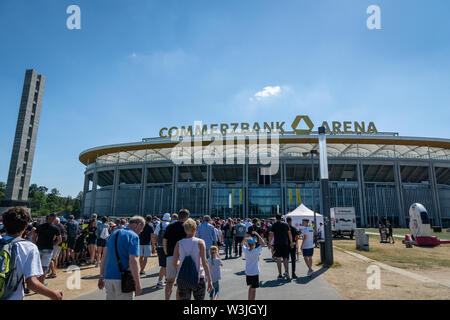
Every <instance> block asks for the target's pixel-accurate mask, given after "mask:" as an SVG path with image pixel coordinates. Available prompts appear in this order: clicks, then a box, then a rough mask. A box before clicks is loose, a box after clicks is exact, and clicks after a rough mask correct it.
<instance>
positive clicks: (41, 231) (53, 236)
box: [34, 213, 62, 283]
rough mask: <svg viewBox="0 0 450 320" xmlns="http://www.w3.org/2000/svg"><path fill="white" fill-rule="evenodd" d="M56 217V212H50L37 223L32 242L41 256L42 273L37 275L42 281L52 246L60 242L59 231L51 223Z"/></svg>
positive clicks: (50, 257)
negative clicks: (42, 220)
mask: <svg viewBox="0 0 450 320" xmlns="http://www.w3.org/2000/svg"><path fill="white" fill-rule="evenodd" d="M55 219H56V214H54V213H50V214H49V215H48V216H47V217H46V218H45V223H43V224H41V225H39V226H38V227H37V228H36V237H35V238H34V243H35V244H36V245H37V247H38V249H39V255H40V257H41V263H42V270H43V274H42V275H41V276H40V277H39V281H40V282H41V283H44V281H45V276H46V275H47V271H48V268H49V266H50V262H51V260H52V255H53V247H54V246H57V245H58V244H60V243H61V242H62V237H61V232H60V231H59V229H58V228H57V227H56V226H55V225H54V224H53V222H54V221H55Z"/></svg>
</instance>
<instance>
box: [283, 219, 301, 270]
mask: <svg viewBox="0 0 450 320" xmlns="http://www.w3.org/2000/svg"><path fill="white" fill-rule="evenodd" d="M286 221H287V224H288V225H289V229H290V230H291V235H292V241H293V242H294V246H293V247H292V246H291V245H290V243H289V245H290V247H289V255H290V256H291V264H292V279H297V275H296V274H295V261H296V260H297V237H298V235H299V233H298V231H297V229H295V227H294V226H293V225H292V218H291V217H287V219H286Z"/></svg>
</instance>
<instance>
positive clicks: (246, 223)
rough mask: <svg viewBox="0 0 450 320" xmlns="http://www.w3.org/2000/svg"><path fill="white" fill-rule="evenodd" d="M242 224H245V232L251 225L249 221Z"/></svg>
mask: <svg viewBox="0 0 450 320" xmlns="http://www.w3.org/2000/svg"><path fill="white" fill-rule="evenodd" d="M244 224H245V231H246V232H247V230H248V228H249V227H250V226H251V225H252V223H251V222H249V221H246V222H244Z"/></svg>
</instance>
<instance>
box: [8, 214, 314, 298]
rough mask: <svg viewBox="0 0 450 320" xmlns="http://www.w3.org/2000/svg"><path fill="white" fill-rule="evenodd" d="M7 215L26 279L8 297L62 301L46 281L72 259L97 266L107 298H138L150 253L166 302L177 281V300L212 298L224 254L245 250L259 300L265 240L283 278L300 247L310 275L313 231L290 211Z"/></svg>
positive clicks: (253, 294)
mask: <svg viewBox="0 0 450 320" xmlns="http://www.w3.org/2000/svg"><path fill="white" fill-rule="evenodd" d="M2 220H3V225H4V228H3V234H2V235H1V237H2V238H1V239H0V251H1V250H2V247H5V248H7V246H8V244H9V243H12V244H16V243H17V245H16V247H17V259H18V260H17V262H16V266H17V268H16V271H15V272H17V276H18V278H19V279H23V281H22V283H13V286H12V287H11V288H10V289H8V290H9V291H8V290H6V291H5V292H7V294H4V296H3V298H6V299H23V298H24V293H28V292H29V290H32V291H34V292H37V293H40V294H43V295H46V296H48V297H50V298H51V299H62V292H61V291H53V290H50V289H48V288H47V286H48V285H47V283H46V281H45V280H46V279H48V278H55V277H57V272H56V269H58V268H66V267H68V266H70V265H78V266H81V265H92V266H95V267H100V276H99V280H98V288H99V289H105V291H106V299H108V300H126V299H133V298H134V297H135V296H136V295H139V294H140V293H141V291H142V287H141V281H140V277H141V276H142V275H145V268H146V265H147V261H148V258H149V257H152V256H157V257H158V264H159V275H158V280H157V283H156V286H157V287H159V288H161V289H162V288H164V291H165V299H166V300H169V299H170V298H171V296H172V293H173V290H174V287H175V286H176V293H175V295H176V298H177V299H180V300H188V299H191V297H193V298H194V299H196V300H203V299H205V295H206V293H209V298H210V299H211V300H215V299H218V298H219V293H220V286H219V282H220V280H221V267H222V266H223V263H224V262H223V261H222V258H221V255H222V256H224V257H223V260H227V259H232V258H233V255H234V258H237V257H242V256H244V257H243V259H244V260H245V274H246V284H247V286H248V299H249V300H254V299H255V297H256V289H257V288H258V287H259V283H260V279H259V274H260V270H259V257H260V255H261V252H262V250H263V248H264V247H266V246H267V248H268V250H270V252H271V254H272V259H274V260H275V261H276V262H277V269H278V280H284V279H286V280H289V279H290V278H292V279H295V278H297V275H296V273H295V271H296V261H298V260H299V256H300V251H301V253H302V255H303V257H304V260H305V264H306V266H307V267H308V272H307V275H308V276H310V275H311V274H312V273H313V269H312V256H313V252H314V239H315V237H314V232H313V228H312V227H311V226H310V222H309V221H308V220H304V221H303V222H302V227H301V228H298V229H297V228H295V227H294V226H293V225H292V220H291V219H290V218H289V217H288V218H287V220H286V222H284V221H282V217H281V215H279V214H277V216H276V218H275V219H265V220H264V219H262V220H260V219H258V218H253V219H240V218H227V219H222V218H218V217H216V218H211V217H210V216H208V215H205V216H203V217H197V218H194V219H193V218H190V213H189V210H187V209H182V210H180V211H179V212H178V214H176V213H174V214H169V213H165V214H164V215H163V216H162V217H161V219H160V218H159V217H156V216H154V217H152V216H150V215H147V216H146V217H141V216H134V217H131V218H129V219H109V218H108V217H106V216H104V217H101V218H99V217H98V216H97V215H96V214H93V215H92V216H91V218H90V219H79V220H76V219H74V217H73V216H69V217H68V219H67V220H66V219H64V218H59V217H57V216H56V215H55V214H50V215H48V216H47V217H46V218H45V222H44V223H42V224H39V223H38V222H37V221H32V220H31V217H30V214H29V213H28V211H27V210H26V209H25V208H22V207H16V208H11V209H9V210H8V211H6V212H5V213H4V214H3V216H2ZM300 240H302V241H301V243H300ZM16 241H18V242H16ZM221 250H222V252H221ZM19 261H26V263H25V264H21V263H20V262H19ZM289 261H290V264H291V272H290V273H289ZM19 265H20V267H19ZM283 267H284V273H283V272H282V271H283V270H282V269H283ZM16 282H17V281H16ZM11 290H12V291H13V293H12V294H10V293H11ZM0 299H2V297H1V296H0Z"/></svg>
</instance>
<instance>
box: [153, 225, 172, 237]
mask: <svg viewBox="0 0 450 320" xmlns="http://www.w3.org/2000/svg"><path fill="white" fill-rule="evenodd" d="M161 224H162V228H163V230H164V228H166V227H167V226H168V225H169V222H167V221H163V222H160V223H158V225H157V226H156V229H155V231H154V232H153V233H154V234H155V236H157V235H158V234H159V230H161Z"/></svg>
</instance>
